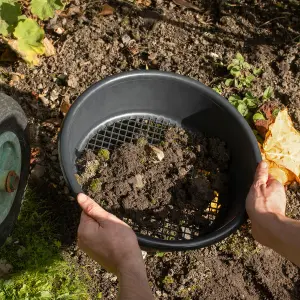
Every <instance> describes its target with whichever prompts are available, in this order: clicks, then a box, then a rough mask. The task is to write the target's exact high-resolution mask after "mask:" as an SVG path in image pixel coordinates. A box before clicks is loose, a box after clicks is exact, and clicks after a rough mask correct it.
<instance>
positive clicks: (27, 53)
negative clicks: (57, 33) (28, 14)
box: [8, 19, 45, 65]
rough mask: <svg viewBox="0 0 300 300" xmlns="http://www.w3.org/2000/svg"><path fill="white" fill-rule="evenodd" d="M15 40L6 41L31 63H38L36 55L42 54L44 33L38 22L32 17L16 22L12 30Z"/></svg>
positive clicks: (43, 50)
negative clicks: (16, 24)
mask: <svg viewBox="0 0 300 300" xmlns="http://www.w3.org/2000/svg"><path fill="white" fill-rule="evenodd" d="M14 36H15V37H16V38H17V40H10V41H8V44H9V46H10V47H11V48H12V49H13V50H14V51H16V52H17V53H18V54H19V56H21V57H22V58H23V59H24V60H25V61H26V62H28V63H29V64H31V65H37V64H38V63H39V59H38V55H41V54H44V52H45V47H44V45H43V43H42V41H43V39H44V36H45V33H44V30H43V29H42V28H41V27H40V26H39V25H38V23H37V22H36V21H34V20H32V19H25V20H24V21H21V22H19V23H18V26H17V27H16V29H15V31H14Z"/></svg>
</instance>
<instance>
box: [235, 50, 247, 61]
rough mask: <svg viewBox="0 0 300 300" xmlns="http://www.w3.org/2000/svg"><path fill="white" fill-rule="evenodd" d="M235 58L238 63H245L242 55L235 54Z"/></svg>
mask: <svg viewBox="0 0 300 300" xmlns="http://www.w3.org/2000/svg"><path fill="white" fill-rule="evenodd" d="M235 57H236V59H237V60H238V61H239V62H240V63H243V62H244V61H245V59H244V57H243V55H242V54H241V53H239V52H238V53H237V54H236V56H235Z"/></svg>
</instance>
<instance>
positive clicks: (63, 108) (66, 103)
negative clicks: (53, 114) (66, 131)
mask: <svg viewBox="0 0 300 300" xmlns="http://www.w3.org/2000/svg"><path fill="white" fill-rule="evenodd" d="M70 107H71V104H70V102H69V101H68V100H66V99H65V100H63V101H62V102H61V105H60V111H61V112H62V113H63V114H66V113H67V112H68V111H69V109H70Z"/></svg>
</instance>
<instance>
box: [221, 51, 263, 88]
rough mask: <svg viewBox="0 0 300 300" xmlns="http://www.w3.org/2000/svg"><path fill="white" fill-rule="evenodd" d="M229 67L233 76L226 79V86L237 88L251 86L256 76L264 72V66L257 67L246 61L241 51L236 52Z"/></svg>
mask: <svg viewBox="0 0 300 300" xmlns="http://www.w3.org/2000/svg"><path fill="white" fill-rule="evenodd" d="M227 69H228V70H229V71H230V74H231V75H232V76H233V78H228V79H227V80H226V81H225V86H227V87H229V86H234V87H235V88H237V89H241V88H243V87H247V88H249V87H251V85H252V82H253V81H254V79H255V78H256V76H259V75H260V74H261V73H262V68H259V69H255V68H254V67H253V66H251V65H250V64H249V63H247V62H246V61H245V59H244V57H243V56H242V54H240V53H237V54H236V56H235V58H234V59H233V60H232V62H231V64H229V65H228V67H227Z"/></svg>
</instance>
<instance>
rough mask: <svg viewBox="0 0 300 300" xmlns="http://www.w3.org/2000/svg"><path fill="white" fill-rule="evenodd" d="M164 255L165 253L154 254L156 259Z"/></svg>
mask: <svg viewBox="0 0 300 300" xmlns="http://www.w3.org/2000/svg"><path fill="white" fill-rule="evenodd" d="M164 255H165V252H156V254H155V256H156V257H163V256H164Z"/></svg>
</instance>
